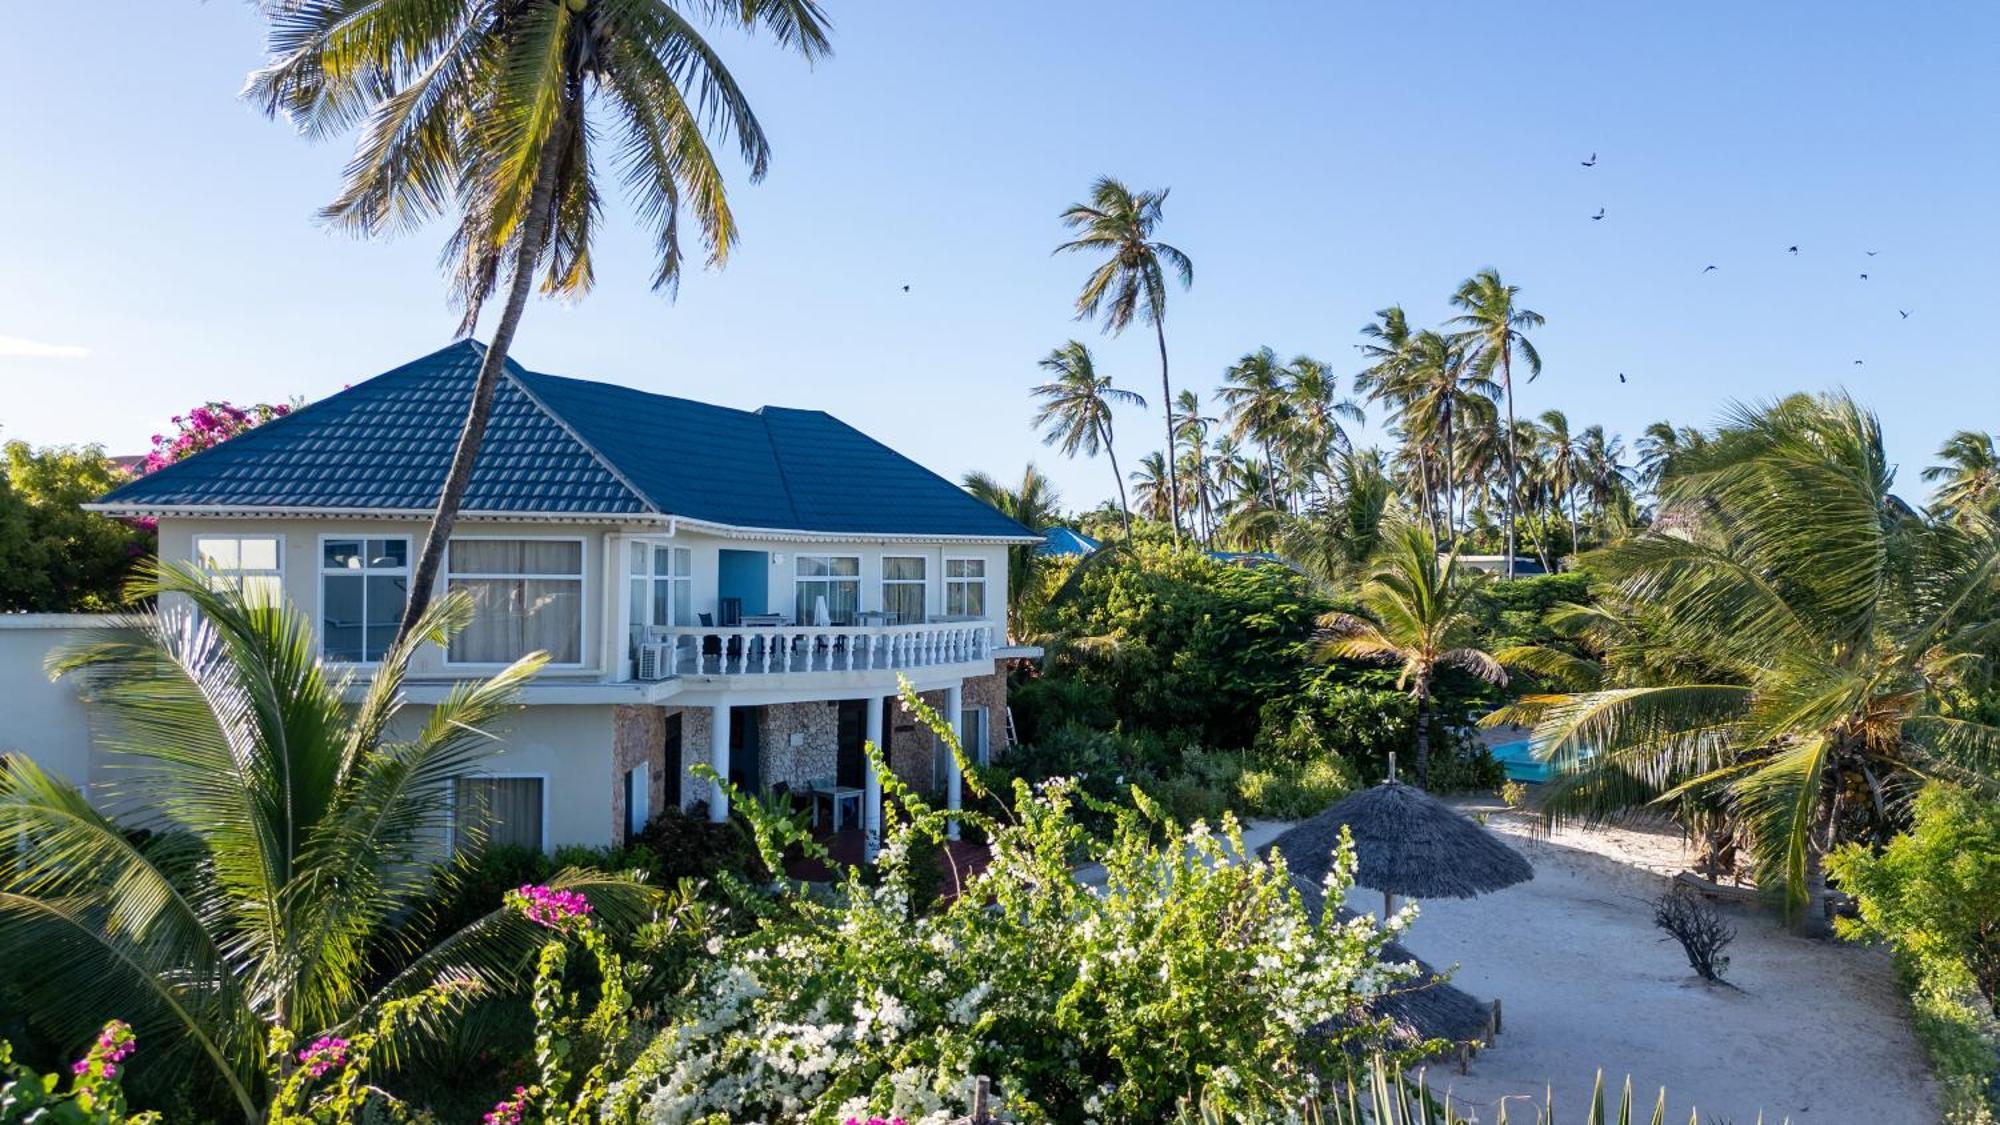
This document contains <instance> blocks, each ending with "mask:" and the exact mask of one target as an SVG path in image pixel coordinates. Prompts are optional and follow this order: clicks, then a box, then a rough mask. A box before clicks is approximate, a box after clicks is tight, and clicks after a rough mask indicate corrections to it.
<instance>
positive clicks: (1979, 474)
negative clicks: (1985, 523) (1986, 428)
mask: <svg viewBox="0 0 2000 1125" xmlns="http://www.w3.org/2000/svg"><path fill="white" fill-rule="evenodd" d="M1937 455H1938V459H1939V460H1941V461H1943V462H1944V464H1942V465H1931V466H1929V467H1928V468H1926V469H1924V471H1923V474H1922V475H1923V478H1924V479H1925V480H1927V481H1932V482H1938V481H1942V482H1943V483H1942V484H1939V485H1938V489H1937V492H1936V501H1937V504H1938V507H1939V508H1940V510H1941V511H1943V512H1944V513H1946V514H1957V513H1961V512H1968V513H1969V512H1976V513H1979V514H1981V515H1992V514H1993V511H1994V508H1995V506H1996V505H2000V453H1996V452H1995V451H1994V448H1993V435H1991V434H1985V433H1981V432H1979V431H1978V430H1960V431H1958V432H1957V433H1955V434H1953V435H1951V437H1950V438H1949V439H1947V440H1946V441H1945V443H1944V445H1943V446H1942V447H1940V448H1939V449H1938V452H1937Z"/></svg>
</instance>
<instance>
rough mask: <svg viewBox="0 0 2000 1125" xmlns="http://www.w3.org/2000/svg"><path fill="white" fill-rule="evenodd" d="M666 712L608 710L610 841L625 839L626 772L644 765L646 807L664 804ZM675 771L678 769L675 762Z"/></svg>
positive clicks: (641, 707) (654, 709)
mask: <svg viewBox="0 0 2000 1125" xmlns="http://www.w3.org/2000/svg"><path fill="white" fill-rule="evenodd" d="M666 731H667V709H666V708H664V707H652V706H647V705H643V704H620V705H618V706H616V707H613V708H612V709H611V838H612V839H613V840H623V839H624V838H625V772H626V771H627V770H630V769H632V768H633V767H635V766H637V765H639V764H640V763H641V762H644V763H645V764H646V766H647V770H648V773H647V776H648V778H649V779H650V781H649V783H648V785H647V788H648V789H650V790H651V792H650V793H648V794H647V801H646V807H648V808H650V809H653V810H654V811H656V812H657V811H658V810H659V809H661V808H663V807H665V805H666V792H667V754H666V750H667V748H666ZM674 768H676V769H678V768H680V764H679V763H678V762H677V763H675V765H674Z"/></svg>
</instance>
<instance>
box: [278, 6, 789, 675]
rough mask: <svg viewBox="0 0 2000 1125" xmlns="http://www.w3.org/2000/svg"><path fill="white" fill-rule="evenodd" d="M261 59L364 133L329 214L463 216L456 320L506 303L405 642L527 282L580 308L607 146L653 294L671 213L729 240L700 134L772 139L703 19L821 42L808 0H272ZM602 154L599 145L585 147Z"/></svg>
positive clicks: (716, 262) (456, 260)
mask: <svg viewBox="0 0 2000 1125" xmlns="http://www.w3.org/2000/svg"><path fill="white" fill-rule="evenodd" d="M262 7H263V9H264V11H265V13H266V15H267V16H268V18H269V19H270V21H271V31H270V38H269V45H270V59H269V61H268V62H267V63H266V65H265V66H264V67H263V68H262V69H260V70H258V71H257V72H256V73H254V74H252V75H251V76H250V80H249V84H248V87H247V91H246V92H247V94H248V95H249V96H250V97H252V98H254V99H255V100H256V101H257V102H258V103H260V104H261V105H262V106H263V108H264V109H265V111H266V112H267V113H270V114H271V115H273V116H279V115H282V116H283V117H284V118H285V119H286V120H287V121H290V122H292V123H293V124H294V125H296V126H297V127H298V128H299V129H300V130H301V131H303V132H305V133H307V134H309V135H313V136H324V135H327V134H329V133H335V132H339V131H342V130H345V129H347V128H350V127H352V126H354V125H357V124H358V125H361V126H362V131H361V139H360V143H359V145H358V147H357V149H356V151H355V154H354V159H353V160H352V161H350V162H349V163H348V166H347V171H346V175H345V182H344V183H343V184H342V186H341V191H340V195H339V197H338V198H336V199H335V200H334V201H333V203H332V204H330V205H329V206H328V207H327V208H326V209H325V211H324V212H323V214H324V216H325V217H326V219H327V220H328V221H329V222H331V223H332V224H334V225H335V226H336V227H339V228H341V229H344V230H349V231H353V232H356V233H359V234H365V235H379V234H386V233H392V232H396V231H400V230H403V229H406V228H409V227H412V226H416V225H420V224H422V223H425V222H428V221H429V220H431V219H434V218H437V217H439V216H442V215H446V214H455V215H456V216H457V228H456V230H455V231H454V232H453V234H452V237H451V241H450V245H449V247H448V250H447V254H446V257H447V259H448V260H450V261H451V262H452V263H453V264H452V275H453V288H454V294H455V296H456V297H457V298H458V299H459V300H460V301H461V302H462V303H463V305H464V309H465V316H464V320H463V322H462V325H461V331H463V332H467V333H470V332H471V331H472V330H473V328H474V327H475V326H476V325H477V323H478V320H479V314H480V312H481V310H482V309H483V308H484V306H485V303H486V301H487V299H488V298H489V297H491V296H493V295H494V294H495V293H503V292H504V294H505V299H504V303H503V305H502V309H501V313H500V320H499V322H498V323H497V324H496V325H495V326H494V329H493V337H492V341H491V342H490V343H489V344H488V345H487V348H486V354H485V356H484V357H483V359H482V361H481V363H480V368H479V375H478V378H477V380H476V381H475V383H474V386H473V392H472V399H471V402H470V404H469V405H468V407H467V411H466V419H465V426H464V428H463V430H462V431H461V433H460V436H459V441H458V447H457V449H456V451H455V452H454V453H453V455H452V460H451V466H450V468H449V469H448V470H447V472H446V474H445V478H444V481H443V482H442V486H441V488H440V491H439V494H438V501H437V510H436V515H435V516H434V518H433V519H432V521H431V528H430V531H429V533H428V534H427V535H426V536H425V539H424V544H423V547H422V549H421V550H420V551H419V552H418V555H417V561H416V565H415V567H414V568H413V570H412V571H411V579H410V587H409V598H408V601H407V603H406V606H405V612H404V615H403V620H402V625H401V627H400V629H399V635H404V636H406V635H408V634H409V633H410V632H411V631H412V630H413V629H414V628H415V627H416V623H417V621H418V620H420V619H421V618H422V616H423V613H424V609H425V607H426V606H427V605H428V604H429V601H430V597H431V591H432V588H433V586H434V584H435V581H436V578H437V571H438V567H439V565H440V564H441V562H442V561H443V557H444V547H445V543H446V541H447V540H449V539H450V537H451V529H452V525H453V523H454V522H455V521H456V519H457V516H458V508H459V504H460V501H461V500H462V499H463V497H464V495H465V489H466V486H467V484H468V483H469V482H470V481H471V479H472V467H473V464H474V462H475V461H476V460H477V458H478V454H479V446H480V442H481V441H482V439H483V438H484V436H485V432H486V423H487V419H488V417H489V416H490V414H491V413H492V407H493V395H494V392H495V390H496V389H497V388H498V386H499V381H500V374H501V372H502V371H503V370H504V368H505V365H506V360H507V353H508V351H509V350H510V349H511V348H512V347H513V342H514V334H515V332H516V330H517V329H518V328H519V326H520V323H521V315H522V312H523V311H524V310H525V309H526V307H527V301H528V293H529V290H530V289H531V288H533V287H534V285H535V282H536V280H537V279H538V278H539V279H540V284H541V289H542V291H543V292H544V293H545V294H547V295H549V296H553V297H561V298H565V299H575V298H578V297H581V296H583V295H584V294H585V293H587V292H588V291H589V290H590V287H591V284H592V282H593V279H594V273H593V258H592V243H593V240H594V238H595V236H596V233H597V228H598V224H599V223H600V221H601V219H602V211H603V199H604V195H605V191H606V185H604V184H603V182H602V179H601V170H602V167H603V165H604V162H605V155H612V154H615V160H614V161H613V163H615V165H616V166H617V168H618V169H619V172H620V175H619V179H620V180H621V181H622V186H623V188H624V190H625V192H626V194H627V195H628V196H629V198H630V199H631V202H632V206H633V211H634V213H635V214H636V215H637V217H638V219H639V221H640V223H641V224H642V225H643V226H645V227H646V228H647V229H648V230H649V231H650V232H651V233H652V235H653V239H654V261H653V287H654V288H655V289H657V290H660V291H663V292H666V293H669V294H671V293H672V292H673V291H674V289H675V288H676V287H677V286H678V284H679V282H680V277H681V269H682V249H681V239H682V230H681V217H682V215H683V213H684V212H685V213H686V214H687V215H690V216H692V218H693V219H694V221H695V226H696V228H697V237H698V238H699V240H700V241H701V244H702V246H703V247H704V248H705V250H706V252H707V257H708V264H709V265H710V266H721V265H722V264H724V263H725V262H726V261H727V260H728V257H729V252H730V249H731V247H733V246H734V245H735V243H736V239H737V227H736V217H735V214H734V212H733V211H731V209H730V206H729V198H728V192H727V190H726V186H725V182H724V178H723V172H722V167H721V165H720V163H719V162H718V160H717V159H716V154H715V152H714V151H713V149H711V148H710V143H711V139H713V140H715V141H720V142H723V143H726V144H729V145H732V146H734V147H735V148H736V150H737V151H738V153H739V154H740V155H741V156H742V158H743V160H744V162H745V163H746V164H747V165H748V166H749V174H750V179H751V180H752V181H755V180H758V179H761V178H762V177H763V175H764V172H765V169H766V168H767V167H768V166H769V163H770V157H771V151H770V143H769V141H768V140H767V139H766V138H765V135H764V130H763V127H762V126H761V125H759V124H758V122H757V117H756V115H755V113H753V112H752V110H751V108H750V103H749V100H748V99H747V98H746V97H745V96H744V93H743V91H742V90H741V89H740V88H739V87H738V86H737V84H736V79H735V77H734V76H733V75H731V74H730V72H729V68H728V67H727V66H726V65H725V64H724V62H723V60H722V56H721V55H720V54H718V53H717V52H716V50H715V48H714V46H713V45H712V44H710V43H709V42H708V40H707V38H706V37H705V36H704V35H703V33H702V28H701V27H700V26H699V25H701V24H711V25H715V26H718V27H724V28H731V29H741V30H745V31H763V32H766V33H768V34H770V35H771V36H772V37H773V38H774V39H775V40H776V41H777V43H778V44H779V45H780V46H781V47H784V48H786V49H788V50H791V51H795V52H797V53H798V54H800V55H802V56H804V57H805V58H806V59H807V60H809V61H810V60H814V59H818V58H820V57H821V56H824V55H825V54H826V53H827V52H828V50H829V44H828V40H827V22H826V17H825V15H824V14H823V13H822V12H821V11H820V7H819V4H818V0H741V2H740V3H729V4H717V3H695V4H689V3H685V2H683V0H567V2H565V3H548V2H546V0H485V2H481V3H474V2H472V0H440V2H437V3H426V4H359V5H356V4H328V3H318V2H314V0H268V2H266V3H264V4H263V5H262ZM599 146H605V149H604V153H605V155H599V154H598V152H597V149H598V147H599Z"/></svg>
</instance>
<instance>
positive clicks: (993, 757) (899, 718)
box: [889, 672, 1007, 794]
mask: <svg viewBox="0 0 2000 1125" xmlns="http://www.w3.org/2000/svg"><path fill="white" fill-rule="evenodd" d="M959 697H960V702H961V703H962V704H963V705H964V706H965V707H967V708H972V707H984V708H986V760H987V761H989V762H997V761H999V760H1000V758H1001V757H1002V756H1003V755H1004V754H1005V753H1006V749H1007V676H1006V674H1005V673H1003V672H996V673H994V674H992V675H990V676H974V677H972V678H970V679H967V680H966V681H965V686H964V687H963V688H961V689H960V692H959ZM922 698H923V701H924V702H925V703H928V704H930V705H931V706H932V707H934V708H936V709H937V710H938V711H939V713H942V712H943V711H944V701H945V693H944V692H942V691H927V692H924V693H923V697H922ZM945 718H946V719H951V718H953V716H950V715H946V716H945ZM965 750H966V753H967V754H968V755H970V756H971V757H972V758H973V759H974V760H977V759H978V757H979V755H978V752H977V751H978V748H977V747H974V746H967V747H965ZM937 754H938V750H937V746H936V743H935V740H934V739H933V738H932V736H931V732H930V729H929V728H928V727H925V726H924V725H923V724H921V723H919V722H918V721H917V717H916V716H915V715H913V714H911V713H910V712H909V711H908V710H907V709H906V708H905V707H904V706H903V705H902V704H901V703H900V702H898V703H897V704H895V710H894V713H893V714H891V715H890V717H889V768H890V769H893V770H895V771H896V776H897V777H900V778H902V779H903V780H904V781H905V782H907V783H909V784H910V785H912V786H914V787H915V788H916V789H918V790H919V791H921V792H924V793H930V794H936V793H941V792H942V791H943V789H944V774H943V772H942V771H941V770H940V769H938V765H937V761H938V759H937Z"/></svg>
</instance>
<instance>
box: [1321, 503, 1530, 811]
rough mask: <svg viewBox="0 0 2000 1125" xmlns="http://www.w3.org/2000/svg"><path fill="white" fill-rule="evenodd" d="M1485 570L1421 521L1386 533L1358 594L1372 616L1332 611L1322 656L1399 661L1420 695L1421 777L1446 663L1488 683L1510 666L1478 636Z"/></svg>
mask: <svg viewBox="0 0 2000 1125" xmlns="http://www.w3.org/2000/svg"><path fill="white" fill-rule="evenodd" d="M1483 577H1484V576H1483V575H1477V574H1476V573H1475V572H1472V571H1467V570H1463V569H1461V568H1460V567H1459V565H1458V552H1457V551H1453V552H1452V553H1451V554H1450V555H1449V556H1440V555H1439V554H1438V548H1437V540H1436V539H1435V538H1433V537H1432V535H1431V533H1430V529H1428V528H1426V527H1424V526H1423V525H1422V524H1420V523H1407V524H1403V525H1401V526H1399V527H1395V528H1392V529H1390V530H1388V531H1387V532H1385V533H1384V535H1383V543H1382V549H1381V551H1380V553H1378V554H1377V555H1376V556H1375V561H1374V563H1373V564H1372V565H1371V566H1370V567H1369V571H1368V580H1367V582H1365V583H1364V584H1363V585H1362V587H1361V593H1360V599H1361V607H1362V610H1363V611H1364V612H1365V613H1366V614H1367V616H1366V617H1356V616H1354V615H1352V614H1347V613H1339V612H1335V613H1328V614H1326V615H1325V616H1323V617H1321V618H1320V619H1319V627H1320V629H1321V630H1322V632H1323V633H1324V634H1325V640H1323V641H1322V642H1321V644H1320V648H1319V656H1320V658H1321V659H1339V660H1367V661H1374V662H1376V663H1383V664H1396V665H1399V666H1400V669H1401V670H1400V674H1399V675H1398V676H1397V679H1396V686H1397V687H1398V688H1402V689H1405V690H1407V691H1408V692H1409V693H1410V695H1411V697H1412V698H1414V699H1415V700H1416V701H1417V719H1416V726H1417V739H1416V741H1417V746H1416V750H1417V784H1418V785H1420V786H1423V785H1429V784H1430V765H1431V689H1432V686H1433V684H1434V683H1435V681H1436V679H1437V674H1438V670H1439V669H1441V668H1461V669H1464V670H1465V671H1467V672H1470V673H1472V674H1473V675H1475V676H1478V677H1479V678H1481V679H1483V680H1486V681H1488V682H1489V683H1496V684H1504V683H1506V682H1507V672H1506V670H1505V669H1503V668H1502V667H1501V666H1500V664H1499V662H1498V661H1496V660H1495V659H1493V657H1492V656H1491V655H1490V654H1488V653H1487V652H1485V651H1484V650H1482V649H1480V648H1478V647H1476V646H1475V644H1474V638H1475V628H1474V626H1475V621H1474V618H1473V616H1472V613H1471V611H1470V609H1469V606H1470V603H1471V600H1472V595H1473V592H1474V591H1475V590H1476V589H1478V586H1479V583H1480V582H1481V581H1482V580H1483Z"/></svg>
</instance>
